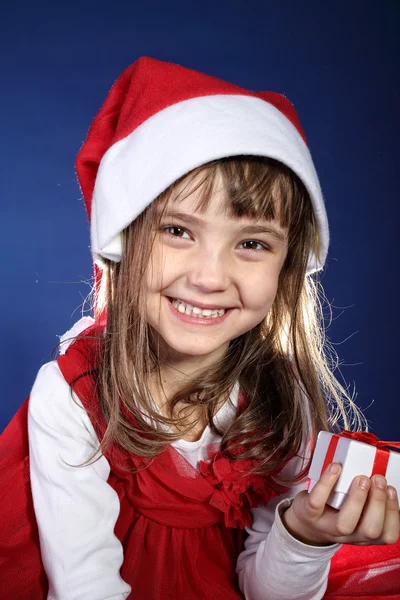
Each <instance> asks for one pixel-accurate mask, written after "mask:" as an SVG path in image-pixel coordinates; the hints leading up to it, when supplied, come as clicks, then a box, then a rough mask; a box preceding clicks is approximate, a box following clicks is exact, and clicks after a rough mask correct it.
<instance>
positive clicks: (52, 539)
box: [28, 361, 340, 600]
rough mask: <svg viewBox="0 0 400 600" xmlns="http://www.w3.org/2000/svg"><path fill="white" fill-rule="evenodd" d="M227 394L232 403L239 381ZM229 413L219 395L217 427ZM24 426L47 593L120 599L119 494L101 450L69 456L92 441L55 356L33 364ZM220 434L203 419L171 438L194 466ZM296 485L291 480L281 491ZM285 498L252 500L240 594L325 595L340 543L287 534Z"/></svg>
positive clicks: (266, 599) (265, 597)
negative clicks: (188, 433) (183, 435)
mask: <svg viewBox="0 0 400 600" xmlns="http://www.w3.org/2000/svg"><path fill="white" fill-rule="evenodd" d="M231 400H232V403H233V404H234V405H235V403H236V402H237V389H236V390H234V391H233V393H232V397H231ZM235 413H236V411H235V408H234V406H233V407H232V406H230V405H229V403H226V404H225V405H224V406H223V407H222V408H221V409H220V411H219V413H218V414H217V416H216V419H217V422H218V424H219V425H220V426H221V427H222V428H223V429H224V428H225V427H227V426H229V423H230V422H231V420H232V419H233V418H234V416H235ZM28 431H29V448H30V473H31V485H32V494H33V502H34V508H35V514H36V519H37V522H38V527H39V535H40V544H41V552H42V558H43V563H44V566H45V569H46V573H47V576H48V579H49V595H48V599H49V600H106V599H107V600H123V599H124V598H126V597H127V596H128V595H129V593H130V592H131V588H130V586H129V585H128V584H127V583H126V582H125V581H123V580H122V578H121V576H120V573H119V571H120V568H121V566H122V562H123V549H122V545H121V543H120V541H119V540H118V538H117V537H116V536H115V534H114V527H115V523H116V521H117V518H118V515H119V499H118V496H117V493H116V492H115V491H114V489H113V488H112V487H111V486H110V485H109V484H108V483H107V479H108V476H109V473H110V465H109V463H108V461H107V459H106V458H105V457H104V456H102V457H101V458H100V459H99V460H98V461H97V462H94V463H93V464H90V465H88V466H85V467H78V468H77V467H76V466H75V465H80V464H82V463H83V462H85V461H86V460H88V459H89V458H90V457H91V456H92V454H93V452H94V451H95V450H96V449H97V447H98V443H99V442H98V439H97V436H96V433H95V431H94V429H93V426H92V423H91V422H90V419H89V417H88V415H87V413H86V411H85V409H84V408H83V407H82V404H81V403H80V401H79V399H78V398H77V397H76V396H74V397H72V395H71V390H70V387H69V385H68V384H67V383H66V381H65V380H64V378H63V376H62V374H61V371H60V369H59V367H58V364H57V362H56V361H54V362H50V363H48V364H46V365H44V366H43V367H42V368H41V369H40V371H39V373H38V376H37V378H36V381H35V384H34V386H33V389H32V392H31V396H30V402H29V411H28ZM218 441H219V436H217V435H216V434H215V433H213V432H212V431H211V430H210V429H209V428H208V427H207V428H206V429H205V431H204V432H203V435H202V436H201V438H200V440H198V441H195V442H188V441H185V440H178V441H177V442H174V444H173V445H174V446H175V448H176V449H177V450H178V452H180V453H181V454H182V455H183V456H185V458H186V459H187V460H188V461H189V462H190V463H191V464H192V465H193V466H194V467H195V468H197V467H198V463H199V461H200V460H203V459H205V458H207V447H208V445H209V444H210V443H213V444H215V443H216V442H218ZM298 468H299V464H298V461H291V463H289V464H288V465H287V466H286V472H287V473H294V472H295V471H296V470H297V469H298ZM299 489H300V486H297V487H294V488H292V489H291V491H290V493H289V494H288V497H292V496H294V495H295V494H296V493H297V491H299ZM287 502H288V500H287V499H283V498H282V497H278V498H274V499H273V500H272V501H271V502H270V503H269V504H268V505H267V506H265V507H258V508H255V509H253V510H252V516H253V524H252V526H251V527H249V528H248V529H247V531H248V534H249V536H248V538H247V540H246V544H245V550H244V551H243V552H242V553H241V554H240V556H239V558H238V563H237V572H238V575H239V583H240V587H241V589H242V592H243V593H244V595H245V598H246V600H291V599H292V598H293V599H294V598H296V599H297V600H317V599H320V598H322V596H323V595H324V592H325V589H326V581H327V576H328V573H329V566H330V558H331V557H332V556H333V554H334V553H335V552H336V550H337V549H338V548H339V547H340V546H339V545H338V544H336V545H332V546H329V547H316V546H308V545H306V544H303V543H302V542H300V541H298V540H296V539H295V538H293V537H292V536H291V535H290V534H289V533H288V532H287V531H286V529H285V528H284V526H283V524H282V521H281V518H280V511H281V510H283V509H284V508H286V505H287ZM278 504H279V506H277V505H278ZM133 592H134V590H133Z"/></svg>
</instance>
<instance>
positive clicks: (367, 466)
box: [308, 431, 400, 509]
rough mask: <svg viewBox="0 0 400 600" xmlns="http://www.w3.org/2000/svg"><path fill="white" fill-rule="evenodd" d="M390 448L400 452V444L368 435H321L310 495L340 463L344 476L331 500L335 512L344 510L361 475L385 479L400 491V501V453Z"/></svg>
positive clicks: (338, 482)
mask: <svg viewBox="0 0 400 600" xmlns="http://www.w3.org/2000/svg"><path fill="white" fill-rule="evenodd" d="M390 447H395V448H400V442H383V441H380V440H378V438H377V437H376V436H375V435H373V434H372V433H367V432H350V431H342V433H340V434H333V433H329V432H327V431H321V432H320V433H319V435H318V439H317V444H316V447H315V450H314V456H313V459H312V463H311V467H310V471H309V474H308V477H309V487H308V491H309V492H311V490H312V489H313V487H314V486H315V484H316V483H317V481H318V479H319V478H320V477H321V475H322V473H323V472H324V471H325V469H326V468H327V467H328V465H330V464H331V463H332V462H337V463H340V464H341V465H342V472H341V474H340V477H339V479H338V481H337V483H336V485H335V487H334V489H333V491H332V493H331V494H330V496H329V499H328V504H329V505H330V506H332V507H333V508H337V509H339V508H340V507H341V506H342V504H343V502H344V501H345V499H346V497H347V493H348V491H349V488H350V486H351V483H352V481H353V479H354V477H357V475H366V476H367V477H371V476H372V475H377V474H380V475H383V476H384V477H386V480H387V482H388V485H391V486H393V487H394V488H396V490H397V496H398V498H399V499H400V452H398V451H397V450H393V449H392V450H391V449H390ZM399 508H400V502H399Z"/></svg>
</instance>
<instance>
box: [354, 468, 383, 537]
mask: <svg viewBox="0 0 400 600" xmlns="http://www.w3.org/2000/svg"><path fill="white" fill-rule="evenodd" d="M387 499H388V498H387V484H386V479H385V478H384V477H383V476H382V475H374V476H373V477H371V488H370V490H369V494H368V500H367V503H366V506H365V509H364V513H363V516H362V519H361V521H360V524H359V533H360V534H361V536H362V537H363V538H364V540H365V541H370V542H373V541H376V540H377V539H378V538H380V537H381V535H382V531H383V526H384V523H385V516H386V504H387Z"/></svg>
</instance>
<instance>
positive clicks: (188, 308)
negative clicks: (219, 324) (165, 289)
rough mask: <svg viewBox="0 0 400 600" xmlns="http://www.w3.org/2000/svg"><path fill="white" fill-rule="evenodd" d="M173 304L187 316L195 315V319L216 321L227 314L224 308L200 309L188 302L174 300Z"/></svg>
mask: <svg viewBox="0 0 400 600" xmlns="http://www.w3.org/2000/svg"><path fill="white" fill-rule="evenodd" d="M172 304H173V306H175V308H176V309H177V310H179V312H180V313H186V314H187V315H193V316H194V317H211V318H213V319H215V318H216V317H221V316H222V315H223V314H224V313H225V309H224V308H215V309H211V308H199V307H198V306H192V305H191V304H189V303H188V302H183V300H178V299H174V300H172Z"/></svg>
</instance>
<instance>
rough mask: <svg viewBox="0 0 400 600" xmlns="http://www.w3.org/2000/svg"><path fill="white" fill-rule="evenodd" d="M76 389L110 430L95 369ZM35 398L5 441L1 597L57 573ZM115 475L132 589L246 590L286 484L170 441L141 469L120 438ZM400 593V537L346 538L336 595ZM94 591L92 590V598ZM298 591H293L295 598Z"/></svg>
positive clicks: (335, 577) (232, 597) (28, 589)
mask: <svg viewBox="0 0 400 600" xmlns="http://www.w3.org/2000/svg"><path fill="white" fill-rule="evenodd" d="M96 343H97V342H96V341H93V340H87V339H86V340H84V339H80V340H79V341H78V342H75V343H74V344H73V345H72V346H70V348H69V349H68V350H67V353H66V354H65V355H63V356H61V357H60V358H59V359H58V363H59V367H60V369H61V372H62V373H63V375H64V378H65V379H66V381H67V382H68V383H71V382H72V381H73V380H75V379H76V377H78V376H79V375H81V374H82V373H85V372H87V371H90V370H91V369H92V368H93V364H89V362H88V359H87V357H88V356H95V352H93V351H92V350H95V344H96ZM74 390H75V391H76V393H77V395H78V396H79V398H80V399H81V401H82V403H83V405H84V406H85V409H86V410H87V412H88V414H89V416H90V418H91V421H92V423H93V425H94V427H95V429H96V433H97V434H98V436H99V437H101V435H102V432H103V431H104V428H105V423H104V421H103V419H102V417H101V415H100V413H99V409H98V403H97V402H96V401H95V399H94V393H93V391H94V390H93V379H92V377H91V376H90V375H87V376H83V377H81V378H79V379H78V380H77V381H76V383H75V384H74ZM27 406H28V400H27V401H25V403H24V404H23V405H22V407H21V408H20V410H19V411H18V412H17V414H16V415H15V417H14V418H13V420H12V421H11V423H10V424H9V426H8V427H7V429H6V430H5V432H4V434H3V436H2V438H1V441H0V456H1V460H2V462H1V470H0V501H1V507H2V508H1V510H2V518H3V520H4V521H5V526H4V527H3V528H2V529H1V531H0V573H1V575H2V577H1V579H0V599H1V600H3V598H4V600H5V599H7V600H8V599H10V600H11V599H12V600H30V599H32V600H42V599H45V598H46V595H47V589H48V584H47V579H46V576H45V573H44V570H43V565H42V562H41V557H40V547H39V538H38V531H37V526H36V521H35V517H34V511H33V504H32V497H31V491H30V482H29V462H28V461H29V457H28V437H27ZM106 458H107V459H108V461H109V462H110V465H111V473H110V477H109V480H108V483H109V484H110V485H111V486H112V487H113V488H114V489H115V490H116V492H117V493H118V496H119V500H120V514H119V518H118V520H117V524H116V528H115V534H116V535H117V537H118V538H119V540H120V541H121V543H122V546H123V549H124V563H123V566H122V569H121V576H122V578H123V579H124V580H125V581H126V582H127V583H129V584H130V585H131V586H132V594H131V596H132V598H146V599H149V600H167V599H168V600H170V599H171V600H172V599H174V600H175V599H176V598H185V600H198V599H199V598H204V599H206V598H210V599H211V598H212V599H213V600H214V599H221V600H222V599H223V600H238V599H241V598H243V596H242V594H241V593H240V590H239V587H238V581H237V575H236V573H235V567H236V560H237V556H238V554H239V552H240V551H241V550H242V538H243V536H242V533H243V527H244V525H247V524H250V523H251V517H250V508H252V507H254V506H257V505H258V504H265V503H267V502H268V500H269V499H270V498H271V497H272V496H274V495H275V494H276V493H280V492H281V490H278V489H274V488H273V487H272V486H270V485H269V484H268V482H267V481H266V479H265V478H262V477H259V476H252V477H250V476H247V477H243V476H242V470H243V469H246V468H248V467H249V465H248V464H247V463H244V462H243V461H240V462H238V463H236V462H235V463H232V462H229V461H227V460H226V459H225V458H223V457H221V456H220V455H219V454H218V453H217V454H216V456H215V457H214V460H213V461H212V462H204V463H203V464H202V468H201V473H199V472H198V471H196V470H195V469H194V468H193V467H192V466H191V465H190V464H189V463H188V462H187V461H186V460H185V459H184V458H183V457H181V455H180V454H179V453H178V452H177V451H176V450H175V449H174V448H173V447H170V448H169V449H168V450H167V451H166V452H164V453H163V454H162V455H161V456H159V457H157V458H156V459H154V460H153V461H152V462H151V464H150V466H149V467H148V468H146V469H142V470H141V471H140V472H138V473H137V474H135V475H131V474H130V473H129V472H127V471H126V470H124V465H125V466H126V465H127V463H130V462H131V464H132V463H133V464H134V465H135V466H139V465H140V464H141V462H140V459H138V458H137V457H134V456H133V457H132V456H127V455H126V454H124V453H123V452H121V451H119V450H117V449H116V448H113V449H112V451H110V452H108V453H107V454H106ZM351 597H357V598H359V599H365V600H366V599H367V598H380V599H381V600H389V599H391V600H393V599H395V598H397V599H400V544H396V545H393V546H381V547H365V548H360V547H354V546H343V548H342V549H341V550H339V552H338V553H337V554H336V555H335V557H334V558H333V560H332V569H331V575H330V578H329V585H328V590H327V594H326V598H329V599H330V600H334V599H335V600H342V599H343V600H344V599H345V598H347V599H348V598H351ZM88 600H89V599H88ZM288 600H289V599H288Z"/></svg>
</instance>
